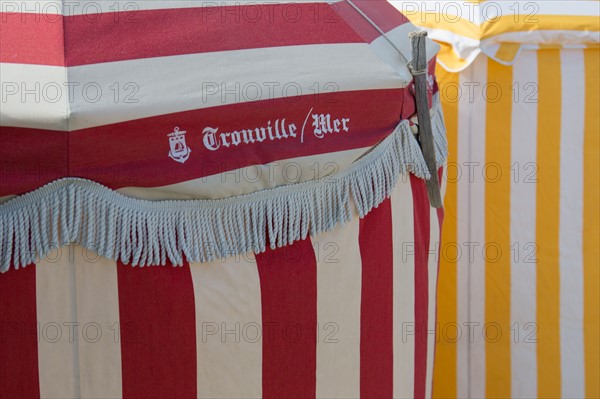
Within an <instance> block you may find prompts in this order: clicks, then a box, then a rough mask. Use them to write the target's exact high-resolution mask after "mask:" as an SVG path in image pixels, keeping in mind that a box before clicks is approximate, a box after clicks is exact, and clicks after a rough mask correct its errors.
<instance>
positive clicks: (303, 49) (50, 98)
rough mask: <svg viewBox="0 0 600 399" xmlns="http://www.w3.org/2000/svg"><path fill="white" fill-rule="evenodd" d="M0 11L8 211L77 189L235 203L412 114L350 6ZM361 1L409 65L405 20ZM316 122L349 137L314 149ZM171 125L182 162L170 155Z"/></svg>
mask: <svg viewBox="0 0 600 399" xmlns="http://www.w3.org/2000/svg"><path fill="white" fill-rule="evenodd" d="M1 3H2V5H1V11H2V13H0V17H1V23H0V36H1V37H2V44H1V45H0V67H1V69H2V74H1V77H0V80H1V82H0V83H1V85H2V109H1V111H0V125H1V130H0V168H1V169H2V171H3V173H2V184H1V185H0V198H2V197H8V196H12V195H19V194H23V193H25V192H28V191H31V190H34V189H36V188H38V187H40V186H42V185H44V184H47V183H49V182H52V181H54V180H56V179H59V178H63V177H73V176H77V177H80V178H85V179H90V180H93V181H96V182H98V183H100V184H102V185H104V186H107V187H109V188H111V189H116V190H122V191H124V192H125V193H126V194H127V195H130V196H135V197H138V198H144V199H189V198H213V199H214V198H225V197H229V196H232V195H239V194H244V193H249V192H253V191H257V190H260V189H264V188H270V187H274V186H277V185H280V184H285V183H289V182H294V183H295V182H299V181H305V180H311V179H315V178H318V177H320V176H322V175H324V174H328V173H330V172H331V168H329V169H327V170H323V169H325V166H324V164H325V163H327V162H328V161H331V160H333V161H334V162H335V163H336V165H338V169H343V168H345V167H346V166H348V165H349V164H350V163H352V161H354V160H356V159H357V158H359V157H360V156H361V155H362V154H363V153H365V152H366V151H367V150H368V149H369V148H370V147H372V146H373V145H375V144H377V143H378V142H379V141H381V140H382V139H383V138H384V137H386V136H388V135H389V134H390V133H391V132H392V131H393V130H394V128H395V127H396V125H397V124H398V122H399V121H400V119H399V117H400V116H401V115H402V117H403V118H404V119H406V118H408V117H410V116H411V115H412V114H413V113H414V112H415V108H414V101H413V98H412V94H411V92H410V90H408V89H407V87H408V86H409V83H410V82H411V80H412V76H411V74H410V72H409V70H408V68H407V67H406V65H405V64H404V63H403V61H402V59H401V57H400V56H399V55H398V54H397V52H396V50H395V49H394V48H393V47H392V46H390V45H389V43H388V42H387V40H386V38H385V37H383V36H382V35H380V33H379V32H378V31H377V30H376V28H374V27H373V26H372V25H371V24H370V23H369V22H367V21H366V20H365V18H364V17H363V16H361V14H360V13H359V12H358V11H357V10H355V9H354V8H353V7H352V6H351V5H350V4H349V2H347V1H341V0H340V1H333V2H331V1H327V0H314V1H300V2H299V1H283V2H277V3H273V2H270V1H265V2H263V1H258V2H252V4H249V5H244V4H243V3H242V4H241V5H240V4H238V3H236V4H233V5H227V4H229V3H227V2H213V1H210V2H209V1H137V2H136V1H127V2H95V1H89V0H86V1H80V2H75V3H73V2H68V1H64V2H63V1H36V2H31V3H30V2H12V1H2V2H1ZM109 3H110V4H109ZM353 4H355V5H356V6H357V7H359V8H360V9H361V10H362V11H363V12H364V13H365V14H366V15H367V16H368V17H369V18H370V19H371V20H372V21H373V22H374V23H376V24H377V25H378V26H379V27H380V28H381V29H382V30H383V31H384V32H386V34H387V36H388V38H390V39H391V40H393V41H394V43H395V44H396V46H397V47H398V48H399V49H400V50H401V51H402V52H403V54H404V55H405V56H406V57H407V58H410V46H409V41H408V39H407V35H408V33H409V32H411V31H414V30H416V28H415V27H414V26H413V25H412V24H410V23H409V22H408V20H407V19H406V18H405V17H404V16H403V15H402V14H400V13H399V12H398V11H397V10H396V9H395V8H394V7H392V6H391V5H390V4H389V3H387V1H385V0H375V1H372V0H368V1H367V0H356V1H354V2H353ZM428 50H429V55H430V64H431V67H432V68H431V71H432V73H431V74H432V76H433V71H434V64H435V61H434V58H435V57H434V56H435V54H436V53H437V50H438V47H437V45H435V44H434V43H433V42H430V44H429V47H428ZM432 90H437V87H432ZM312 115H331V118H332V119H333V121H332V123H333V122H334V121H335V120H339V121H343V120H344V119H346V120H347V126H346V127H347V130H348V131H345V130H341V129H340V130H341V132H336V133H334V134H328V135H325V136H321V137H317V136H316V135H315V134H312V129H310V127H311V124H312V122H313V119H312ZM307 122H308V123H307ZM292 124H293V125H294V127H295V128H296V130H297V131H298V132H297V134H296V137H291V132H289V131H288V132H286V133H287V135H289V136H290V137H287V138H286V137H283V138H281V137H280V136H279V132H277V134H276V135H275V137H274V139H273V140H271V139H270V138H269V137H267V139H266V140H265V141H264V142H261V143H257V142H254V143H249V144H248V143H245V142H243V141H242V142H241V143H239V144H238V145H234V143H231V141H232V140H231V138H230V137H231V136H230V135H228V136H227V137H226V138H222V137H221V136H220V134H221V133H224V134H226V133H228V132H230V133H234V132H238V131H241V130H242V129H256V128H267V127H268V126H272V127H273V129H275V126H276V125H277V126H278V127H279V126H280V125H284V128H285V129H287V130H289V127H290V125H292ZM303 126H304V127H303ZM176 128H177V129H179V130H178V131H179V132H184V133H185V136H184V137H185V139H184V143H185V145H186V146H187V148H189V149H190V150H191V153H189V154H188V156H189V159H186V160H183V159H182V158H178V159H179V160H180V161H183V163H181V162H176V161H175V160H174V159H173V158H172V157H169V153H170V150H171V149H170V142H169V134H171V133H174V132H175V129H176ZM206 128H212V129H218V133H217V134H215V135H212V136H211V134H210V133H209V132H208V133H204V132H205V129H206ZM301 130H302V135H301V132H300V131H301ZM309 130H310V132H309ZM305 131H306V134H304V133H305ZM281 135H283V132H282V133H281ZM205 137H206V138H207V140H206V141H207V143H205V142H204V138H205ZM215 137H216V139H217V140H218V139H220V138H221V139H222V140H219V142H220V144H221V146H220V147H219V148H218V149H215V148H214V147H215V146H217V145H218V144H219V142H216V143H215V142H212V143H208V141H210V140H211V139H213V138H215ZM271 137H273V136H271ZM242 139H243V137H242ZM234 140H235V139H234ZM324 154H327V155H324ZM332 154H336V155H333V158H331V157H332ZM315 156H321V158H316V159H313V158H312V157H315ZM306 157H309V158H306ZM282 160H290V162H289V163H294V164H295V165H298V167H299V168H300V169H301V170H302V172H303V173H301V174H300V176H296V175H297V174H294V173H292V172H293V171H292V170H289V171H288V170H284V169H285V165H283V164H280V165H273V164H274V163H276V162H278V161H282ZM315 162H316V163H317V164H318V165H320V166H317V167H315V166H314V164H315ZM256 165H271V168H270V169H269V168H264V169H263V170H257V169H256ZM311 166H312V168H311ZM247 168H251V169H250V170H248V169H247ZM294 169H296V168H294ZM232 171H235V173H230V174H227V172H232ZM288 172H289V173H288ZM236 173H237V175H238V177H237V178H236V176H235V175H236ZM257 173H260V175H259V176H257ZM223 174H224V175H223ZM245 174H247V175H248V176H250V177H249V178H247V179H240V178H239V176H240V175H241V176H242V177H243V176H244V175H245ZM223 180H225V182H224V183H225V184H223ZM240 180H244V183H245V184H239V183H240ZM139 188H145V189H147V190H142V191H140V190H139Z"/></svg>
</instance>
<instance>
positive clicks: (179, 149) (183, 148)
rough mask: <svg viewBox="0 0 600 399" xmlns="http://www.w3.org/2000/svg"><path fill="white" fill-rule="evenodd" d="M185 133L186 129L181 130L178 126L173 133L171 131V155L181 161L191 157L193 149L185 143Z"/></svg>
mask: <svg viewBox="0 0 600 399" xmlns="http://www.w3.org/2000/svg"><path fill="white" fill-rule="evenodd" d="M185 134H186V131H185V130H182V131H180V130H179V128H178V127H176V128H175V130H174V131H173V132H172V133H169V135H168V137H169V145H170V147H171V151H170V152H169V156H170V157H171V158H172V159H173V160H174V161H177V162H179V163H185V161H187V160H188V158H189V157H190V154H191V153H192V150H191V149H190V147H188V146H187V144H186V143H185Z"/></svg>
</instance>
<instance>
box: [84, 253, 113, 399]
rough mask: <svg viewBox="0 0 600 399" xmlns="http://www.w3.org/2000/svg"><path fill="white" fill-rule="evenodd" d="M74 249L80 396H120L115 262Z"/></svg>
mask: <svg viewBox="0 0 600 399" xmlns="http://www.w3.org/2000/svg"><path fill="white" fill-rule="evenodd" d="M73 248H74V263H75V265H76V266H75V268H76V283H77V293H76V298H77V321H78V322H79V335H78V337H80V338H81V339H80V341H79V359H80V360H79V367H80V370H81V375H80V382H81V397H82V398H101V397H105V398H118V397H121V396H122V376H121V343H120V338H119V337H120V322H119V320H120V318H119V289H118V281H117V264H116V263H115V262H114V261H112V260H109V259H106V258H101V257H99V256H98V255H96V254H95V253H93V252H92V251H89V250H86V249H84V248H83V247H80V246H73Z"/></svg>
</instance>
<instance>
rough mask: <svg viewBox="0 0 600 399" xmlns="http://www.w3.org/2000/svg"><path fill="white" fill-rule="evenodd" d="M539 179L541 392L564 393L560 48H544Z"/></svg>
mask: <svg viewBox="0 0 600 399" xmlns="http://www.w3.org/2000/svg"><path fill="white" fill-rule="evenodd" d="M538 75H539V104H538V107H539V108H538V132H540V133H539V134H538V155H537V162H538V183H537V205H536V208H537V209H536V240H537V245H538V251H539V252H538V264H537V322H538V331H537V334H538V335H537V336H538V344H537V345H538V348H537V354H538V356H537V360H538V396H539V397H541V398H554V397H560V395H561V374H560V336H559V332H560V325H559V320H560V319H559V317H560V295H559V294H560V280H559V277H560V276H559V262H558V245H559V241H558V240H559V210H560V124H561V104H562V102H561V78H562V77H561V68H560V51H559V50H541V51H539V52H538Z"/></svg>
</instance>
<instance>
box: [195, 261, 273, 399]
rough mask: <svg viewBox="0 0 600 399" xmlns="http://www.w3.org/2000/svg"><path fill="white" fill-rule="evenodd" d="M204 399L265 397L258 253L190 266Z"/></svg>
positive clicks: (201, 395)
mask: <svg viewBox="0 0 600 399" xmlns="http://www.w3.org/2000/svg"><path fill="white" fill-rule="evenodd" d="M190 270H191V273H192V279H193V284H194V298H195V305H196V353H197V367H198V380H197V384H198V397H199V398H259V397H262V343H263V340H262V339H263V338H262V327H261V326H262V314H261V296H260V281H259V276H258V269H257V268H256V260H255V258H254V255H252V254H246V255H243V256H235V257H228V258H227V259H222V260H217V261H214V262H211V263H192V264H190Z"/></svg>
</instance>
